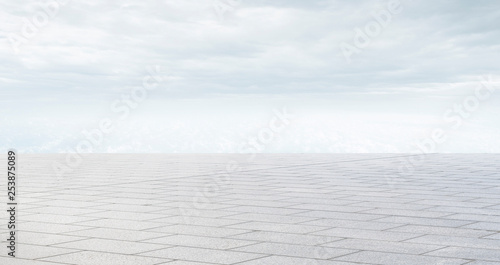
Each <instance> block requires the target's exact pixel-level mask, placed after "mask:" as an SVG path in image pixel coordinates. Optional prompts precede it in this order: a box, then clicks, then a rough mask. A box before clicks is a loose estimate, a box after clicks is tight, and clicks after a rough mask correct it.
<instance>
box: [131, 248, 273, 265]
mask: <svg viewBox="0 0 500 265" xmlns="http://www.w3.org/2000/svg"><path fill="white" fill-rule="evenodd" d="M141 255H142V256H151V257H159V258H168V259H179V260H185V261H197V262H207V263H215V264H234V263H238V262H244V261H249V260H253V259H257V258H261V257H264V256H265V255H260V254H253V253H244V252H236V251H232V250H214V249H205V248H192V247H173V248H168V249H161V250H156V251H150V252H145V253H141Z"/></svg>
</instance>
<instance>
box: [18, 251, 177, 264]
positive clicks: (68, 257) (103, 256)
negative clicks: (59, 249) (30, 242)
mask: <svg viewBox="0 0 500 265" xmlns="http://www.w3.org/2000/svg"><path fill="white" fill-rule="evenodd" d="M42 261H47V262H49V263H47V264H51V263H52V262H59V263H64V264H79V265H80V264H81V265H96V264H106V265H137V264H141V265H154V264H160V263H164V262H167V261H169V259H162V258H154V257H143V256H137V255H123V254H113V253H103V252H92V251H81V252H77V253H71V254H65V255H59V256H54V257H49V258H44V259H42ZM9 264H10V263H9ZM26 264H31V263H26ZM40 265H45V263H43V264H42V263H41V264H40Z"/></svg>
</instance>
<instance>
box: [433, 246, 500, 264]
mask: <svg viewBox="0 0 500 265" xmlns="http://www.w3.org/2000/svg"><path fill="white" fill-rule="evenodd" d="M426 255H428V256H439V257H459V258H464V259H472V260H482V261H496V262H498V263H500V250H491V249H478V248H461V247H447V248H443V249H439V250H436V251H432V252H429V253H427V254H426Z"/></svg>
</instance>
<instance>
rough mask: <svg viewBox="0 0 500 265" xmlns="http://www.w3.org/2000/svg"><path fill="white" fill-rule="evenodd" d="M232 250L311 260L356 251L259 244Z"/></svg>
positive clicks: (322, 247)
mask: <svg viewBox="0 0 500 265" xmlns="http://www.w3.org/2000/svg"><path fill="white" fill-rule="evenodd" d="M234 250H237V251H243V252H252V253H258V254H272V255H279V256H288V257H299V258H300V257H302V258H311V259H331V258H334V257H338V256H343V255H346V254H350V253H354V252H357V250H348V249H340V248H330V247H324V246H303V245H295V244H282V243H269V242H266V243H259V244H255V245H250V246H245V247H239V248H235V249H234Z"/></svg>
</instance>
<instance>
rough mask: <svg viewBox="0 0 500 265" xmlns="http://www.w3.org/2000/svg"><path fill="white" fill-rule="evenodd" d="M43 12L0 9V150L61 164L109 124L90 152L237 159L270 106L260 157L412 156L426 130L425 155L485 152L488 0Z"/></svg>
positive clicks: (81, 5) (493, 14)
mask: <svg viewBox="0 0 500 265" xmlns="http://www.w3.org/2000/svg"><path fill="white" fill-rule="evenodd" d="M55 1H56V0H48V1H42V2H38V1H16V2H15V3H14V2H10V1H1V3H0V60H1V63H0V84H1V85H0V113H1V114H2V115H1V116H0V122H1V123H0V124H1V125H0V149H1V150H6V149H7V148H10V147H15V148H17V149H19V150H20V151H25V152H67V151H68V150H72V149H75V147H76V146H77V145H78V143H80V142H81V141H83V140H85V139H86V138H85V135H84V134H83V131H84V130H93V129H95V128H98V124H99V121H101V120H102V119H105V118H109V119H110V120H111V121H112V122H113V123H115V125H116V126H115V129H114V131H113V132H111V133H109V134H107V135H105V137H104V139H103V142H102V143H100V144H99V145H96V146H94V148H93V150H92V151H94V152H188V153H199V152H238V150H240V148H239V147H240V146H241V145H242V143H243V144H244V143H245V142H247V141H248V139H251V138H252V137H257V138H258V135H259V133H260V132H261V131H262V130H266V128H267V127H268V125H269V122H270V121H271V120H272V119H273V117H274V115H275V114H274V112H273V110H281V109H283V108H284V107H285V108H286V109H287V110H289V111H290V112H292V113H293V114H294V115H295V117H294V119H293V120H292V121H291V122H290V124H289V125H287V127H286V128H285V129H284V130H283V131H280V132H279V133H278V132H276V133H275V135H274V137H273V139H272V141H270V142H269V143H266V144H265V148H262V149H261V150H259V151H260V152H413V151H415V150H416V147H415V143H416V142H419V141H422V139H426V138H429V137H430V136H431V135H432V132H433V131H434V130H435V129H437V128H440V129H443V130H444V131H445V133H446V135H447V136H448V138H447V140H446V141H444V142H443V143H440V144H438V145H436V148H437V149H436V151H438V152H500V139H499V138H498V135H499V133H500V126H499V124H500V123H499V118H498V117H500V91H499V90H498V89H497V90H496V91H494V90H491V87H498V85H499V83H498V80H500V78H499V76H500V75H499V74H498V71H499V69H500V67H499V64H498V62H499V61H500V60H499V59H500V34H499V33H500V29H499V28H498V26H497V25H499V24H500V8H499V7H500V4H499V3H498V1H493V0H491V1H484V0H483V1H465V0H463V1H437V2H436V1H409V0H401V1H385V0H384V1H360V0H356V1H333V0H324V1H319V0H318V1H290V0H288V1H285V0H281V1H245V0H241V1H233V2H231V1H229V2H228V1H227V0H214V1H194V0H183V1H180V0H151V1H105V3H102V2H103V1H62V0H60V1H59V2H58V4H57V5H55V4H54V3H56V2H55ZM41 3H42V4H41ZM44 3H45V4H44ZM47 3H49V7H48V9H47V5H48V4H47ZM228 3H232V6H230V5H228ZM391 3H392V5H393V6H397V10H398V12H392V11H391V9H390V8H389V6H390V5H391ZM221 6H222V7H227V9H226V11H225V12H224V14H223V16H220V13H217V12H216V11H215V10H216V8H217V7H221ZM47 10H48V11H47ZM50 12H53V13H50ZM373 14H379V16H381V15H380V14H390V19H389V20H386V21H387V23H386V24H385V25H382V24H380V22H377V21H378V20H377V19H376V18H375V17H374V15H373ZM45 15H46V16H47V17H48V20H47V23H42V22H43V21H42V22H39V23H38V26H37V25H36V24H37V23H36V20H37V19H38V21H40V20H43V18H44V16H45ZM383 18H384V19H387V18H388V17H383ZM34 20H35V22H33V21H34ZM374 23H375V24H374ZM377 23H378V24H377ZM368 25H372V26H373V25H378V27H380V28H379V29H380V30H379V32H376V34H375V33H373V32H372V33H371V34H370V32H368V30H367V26H368ZM30 27H31V29H33V28H34V31H33V32H31V31H29V32H31V34H28V35H27V34H26V28H30ZM23 28H24V30H25V32H24V33H23ZM368 28H369V26H368ZM357 29H359V30H361V32H362V33H363V34H366V35H365V38H366V36H368V39H369V43H368V44H366V45H364V46H363V47H357V46H356V42H355V38H356V37H359V35H357V34H358V33H357V32H359V31H358V30H357ZM372 29H373V28H372ZM369 35H372V36H371V37H370V36H369ZM365 40H366V39H365ZM346 45H350V46H349V47H357V48H356V49H357V51H358V53H354V54H352V55H351V56H349V59H350V60H349V61H348V60H346V55H345V54H344V53H343V52H342V47H346ZM155 66H158V67H159V68H158V69H160V73H159V74H157V75H158V76H160V77H161V78H162V82H161V83H159V85H158V86H157V87H155V89H154V90H150V91H148V95H147V98H146V99H145V100H144V101H141V102H140V103H138V104H137V107H135V108H130V109H129V111H130V115H128V116H127V117H126V118H123V119H122V118H121V116H120V112H117V111H113V107H112V106H113V105H114V104H115V105H114V106H115V110H116V107H118V106H119V105H116V101H117V100H121V99H122V95H129V94H130V93H131V91H133V89H134V88H138V87H141V86H142V83H143V79H144V77H147V76H148V75H150V72H151V71H154V70H152V69H153V68H154V67H155ZM481 79H484V80H487V81H483V84H482V90H481V91H482V93H483V94H484V93H488V97H487V98H486V97H484V98H483V99H479V98H477V95H476V94H475V91H476V88H477V87H478V86H481V81H480V80H481ZM485 84H486V85H485ZM489 88H490V90H488V89H489ZM490 92H491V93H490ZM483 94H481V95H483ZM471 97H472V98H471ZM474 98H475V100H477V105H478V106H477V108H476V107H475V105H474V106H472V105H470V106H469V111H467V113H466V114H467V115H462V116H460V115H459V114H458V112H457V111H456V109H455V110H454V107H455V105H457V104H458V105H464V104H475V102H473V101H471V100H474ZM467 100H469V101H467ZM119 104H122V103H119ZM123 106H125V105H123ZM471 106H472V107H474V108H472V107H471ZM450 110H451V112H449V111H450ZM469 114H470V116H469ZM465 116H467V117H465ZM445 117H447V118H445ZM458 119H460V126H457V127H456V128H455V127H454V126H453V125H456V123H457V122H458ZM417 150H418V149H417Z"/></svg>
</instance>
